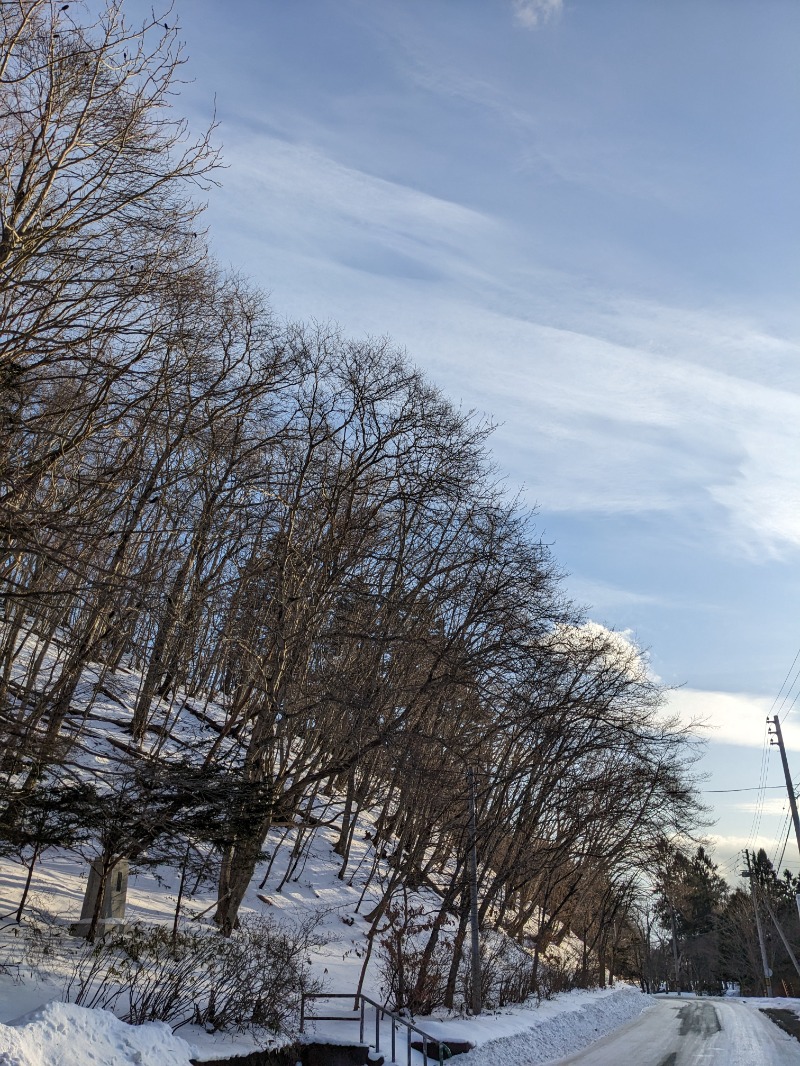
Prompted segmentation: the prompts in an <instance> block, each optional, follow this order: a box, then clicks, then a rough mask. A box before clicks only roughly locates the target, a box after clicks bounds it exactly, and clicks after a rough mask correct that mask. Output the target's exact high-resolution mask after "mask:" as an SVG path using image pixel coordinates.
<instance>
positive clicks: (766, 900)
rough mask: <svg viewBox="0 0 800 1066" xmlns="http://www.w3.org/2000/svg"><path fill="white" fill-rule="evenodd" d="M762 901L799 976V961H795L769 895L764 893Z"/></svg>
mask: <svg viewBox="0 0 800 1066" xmlns="http://www.w3.org/2000/svg"><path fill="white" fill-rule="evenodd" d="M764 903H765V905H766V908H767V910H768V911H769V916H770V918H771V919H772V924H773V925H774V926H775V928H776V929H777V930H778V936H779V937H780V938H781V940H782V941H783V946H784V947H785V948H786V954H787V955H788V956H789V958H790V959H791V960H792V966H794V968H795V970H797V976H798V977H800V962H798V961H797V958H796V956H795V953H794V952H793V951H792V945H791V944H790V943H789V941H788V940H787V939H786V933H784V931H783V926H782V925H781V923H780V922H779V921H778V918H777V916H776V914H775V911H774V910H773V909H772V906H771V904H770V902H769V896H767V895H766V894H765V895H764Z"/></svg>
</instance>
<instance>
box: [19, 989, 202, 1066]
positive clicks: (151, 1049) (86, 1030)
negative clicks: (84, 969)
mask: <svg viewBox="0 0 800 1066" xmlns="http://www.w3.org/2000/svg"><path fill="white" fill-rule="evenodd" d="M190 1054H191V1049H190V1047H189V1045H188V1044H187V1043H186V1041H185V1040H182V1039H181V1038H180V1037H179V1036H175V1034H174V1033H173V1032H172V1030H171V1029H170V1027H169V1026H168V1025H165V1024H164V1023H163V1022H149V1023H147V1024H146V1025H126V1023H125V1022H121V1021H120V1020H119V1018H116V1017H115V1016H114V1015H113V1014H111V1012H110V1011H107V1010H88V1009H87V1008H85V1007H77V1006H75V1004H74V1003H57V1002H55V1001H53V1002H51V1003H47V1004H46V1005H45V1006H44V1007H42V1008H41V1009H40V1010H37V1011H33V1012H32V1013H31V1014H28V1015H26V1016H25V1017H24V1018H20V1019H19V1020H18V1021H16V1022H14V1023H12V1024H11V1025H3V1024H0V1063H1V1064H2V1066H89V1064H91V1063H98V1064H99V1066H133V1064H134V1063H135V1064H136V1066H167V1064H169V1066H190V1063H191V1058H190Z"/></svg>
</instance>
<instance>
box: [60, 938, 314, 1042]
mask: <svg viewBox="0 0 800 1066" xmlns="http://www.w3.org/2000/svg"><path fill="white" fill-rule="evenodd" d="M314 927H315V923H313V922H310V923H306V924H300V925H297V926H294V927H288V926H284V925H278V923H277V922H275V921H274V920H273V919H271V918H267V917H258V918H245V919H243V920H242V922H241V927H240V929H239V930H238V932H237V933H236V934H235V935H234V936H232V937H230V938H224V937H220V936H219V935H217V934H216V933H213V932H208V931H200V930H183V931H181V932H179V933H178V936H177V937H173V935H172V933H171V931H170V930H168V929H166V928H165V927H163V926H145V925H131V926H127V927H124V928H120V929H118V930H114V931H112V932H111V933H109V934H108V935H107V936H106V937H105V938H104V939H103V940H101V941H99V942H98V943H96V944H94V945H92V946H87V948H86V950H85V951H84V952H83V954H82V955H81V957H80V958H79V959H78V961H77V962H76V964H75V967H74V970H73V973H72V976H71V977H70V979H69V981H68V983H67V987H66V990H65V998H67V999H68V1000H70V1001H72V1002H74V1003H78V1004H81V1005H82V1006H85V1007H105V1008H106V1009H109V1010H113V1009H115V1008H116V1007H117V1006H118V1004H119V1005H121V1009H120V1010H119V1011H118V1012H117V1013H119V1015H120V1017H122V1018H123V1020H124V1021H127V1022H131V1023H133V1024H139V1023H141V1022H149V1021H163V1022H168V1023H169V1024H170V1025H171V1026H172V1028H173V1029H179V1028H180V1027H181V1026H182V1025H186V1024H187V1023H189V1022H195V1023H197V1024H199V1025H203V1026H205V1028H206V1029H208V1030H209V1031H211V1032H214V1031H217V1030H222V1029H226V1030H231V1029H233V1030H240V1031H241V1030H247V1029H254V1030H269V1031H270V1032H272V1033H282V1032H287V1031H290V1030H291V1029H292V1028H293V1026H294V1021H295V1019H296V1018H297V1017H298V1016H299V1011H300V996H301V994H302V993H303V992H309V991H317V990H318V988H319V986H318V984H316V983H315V982H313V981H311V980H310V978H309V974H308V964H307V953H308V950H309V947H310V946H311V944H312V943H313V942H314ZM125 1007H127V1009H125Z"/></svg>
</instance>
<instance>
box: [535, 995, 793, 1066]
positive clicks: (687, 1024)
mask: <svg viewBox="0 0 800 1066" xmlns="http://www.w3.org/2000/svg"><path fill="white" fill-rule="evenodd" d="M573 1064H574V1066H579V1064H580V1066H800V1042H798V1041H797V1040H795V1038H794V1037H792V1036H789V1035H788V1033H784V1032H783V1031H782V1030H781V1029H779V1028H778V1027H777V1025H775V1024H774V1023H773V1022H771V1021H770V1020H769V1019H768V1018H766V1017H765V1016H764V1015H763V1014H761V1012H760V1011H758V1010H756V1009H755V1008H754V1007H751V1006H748V1005H747V1004H746V1003H741V1002H739V1001H736V1000H725V999H688V1000H682V1001H681V1000H680V999H672V998H670V999H667V998H663V999H658V1000H657V1001H656V1004H655V1006H654V1007H652V1008H650V1009H649V1010H647V1011H645V1012H644V1014H643V1015H642V1016H641V1018H637V1020H636V1021H634V1022H630V1023H629V1024H628V1025H625V1026H623V1027H622V1028H621V1029H617V1030H615V1031H614V1032H613V1033H610V1034H609V1035H608V1036H606V1037H604V1038H603V1039H602V1040H598V1041H597V1042H596V1043H594V1044H592V1045H591V1047H588V1048H586V1049H585V1050H584V1051H582V1052H580V1053H579V1054H578V1055H572V1056H571V1057H570V1058H566V1059H559V1061H558V1063H553V1064H552V1066H573Z"/></svg>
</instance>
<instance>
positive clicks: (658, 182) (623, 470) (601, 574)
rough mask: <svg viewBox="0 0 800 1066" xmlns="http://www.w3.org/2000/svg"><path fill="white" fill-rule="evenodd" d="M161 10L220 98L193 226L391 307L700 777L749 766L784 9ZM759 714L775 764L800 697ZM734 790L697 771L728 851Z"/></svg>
mask: <svg viewBox="0 0 800 1066" xmlns="http://www.w3.org/2000/svg"><path fill="white" fill-rule="evenodd" d="M145 7H146V8H147V9H149V3H148V4H147V5H145V4H144V3H140V0H133V2H132V3H129V4H128V5H127V9H128V11H129V13H131V14H135V13H136V12H138V11H143V10H145ZM175 12H176V14H177V18H178V21H179V23H180V26H181V36H182V37H183V39H184V40H185V42H186V51H187V56H188V59H189V62H188V65H187V68H186V73H187V76H188V77H189V78H191V79H193V80H192V81H191V83H190V84H188V85H187V86H186V87H185V90H184V93H183V95H182V98H181V100H180V102H179V103H178V104H177V106H178V107H179V108H180V109H181V111H184V112H185V113H187V114H188V115H189V117H190V119H191V120H192V122H193V124H195V125H197V124H199V123H201V122H202V121H203V119H204V118H207V117H208V115H209V114H210V112H211V109H212V107H214V106H216V114H217V118H218V120H219V123H220V125H219V130H218V134H217V136H218V140H219V141H220V142H221V143H222V146H223V152H224V156H225V159H226V161H227V164H228V169H227V170H226V171H225V172H224V174H223V175H222V187H221V188H220V189H219V190H215V191H214V192H213V193H212V194H211V196H210V207H209V217H208V220H209V225H210V228H211V235H212V242H213V245H214V248H215V251H216V253H217V255H218V256H219V257H220V258H221V260H222V261H223V262H225V263H230V264H232V265H233V266H235V267H236V268H237V269H240V270H242V271H244V272H245V273H247V274H249V275H250V276H251V277H253V278H254V279H255V280H256V281H257V282H258V284H260V285H261V286H262V287H263V288H264V289H266V290H267V291H269V292H270V293H271V295H272V301H273V304H274V307H275V310H276V312H277V313H278V314H280V315H284V316H287V317H292V318H294V317H296V318H303V319H309V318H316V319H318V320H324V321H335V322H337V323H339V324H340V325H341V327H342V328H343V330H345V331H346V332H348V333H351V334H354V335H363V334H366V333H370V334H379V335H384V334H388V335H390V336H391V337H392V338H393V340H394V341H395V342H396V343H397V344H398V345H399V346H402V347H405V348H406V349H407V350H408V352H409V354H410V356H411V357H412V358H413V360H414V361H415V362H416V363H417V364H418V365H420V366H421V367H422V368H423V369H425V370H426V371H427V372H428V373H429V375H430V376H431V377H432V378H433V379H434V380H435V381H436V382H437V383H438V384H440V385H441V386H442V387H443V389H444V390H445V391H446V392H447V393H448V394H449V395H450V396H451V397H453V398H454V399H455V400H457V401H460V402H462V403H463V404H464V405H465V406H468V407H475V408H477V409H479V410H481V411H485V412H488V413H490V414H491V415H492V416H493V417H494V418H495V419H496V420H497V422H498V423H499V427H498V430H497V432H496V434H495V439H494V451H495V455H496V458H497V461H498V463H499V464H500V465H501V467H502V468H503V469H504V470H506V471H507V472H508V476H509V481H510V484H511V485H512V486H516V485H519V484H522V485H524V486H525V494H526V497H527V499H528V500H529V501H530V502H531V503H535V504H536V505H537V507H538V512H539V519H538V522H539V528H540V530H541V531H542V533H543V535H544V537H545V539H546V540H548V541H549V542H550V543H552V545H553V549H554V552H555V555H556V557H557V559H558V561H559V562H560V564H561V565H562V567H563V568H564V569H565V570H566V571H568V572H569V577H568V579H567V587H568V588H569V590H570V591H571V593H572V594H573V596H574V597H575V598H576V599H577V600H579V601H581V602H583V603H586V604H587V605H588V606H589V613H590V616H591V617H592V618H593V619H595V620H597V621H599V622H602V623H604V624H607V625H609V626H613V627H615V628H618V629H621V630H629V631H630V632H631V634H632V635H633V636H634V637H635V639H636V640H637V641H638V642H639V643H640V644H641V645H642V646H644V647H645V648H649V649H650V662H651V667H652V669H653V671H654V672H655V673H656V674H657V675H658V676H659V677H660V678H661V679H662V680H663V681H664V682H665V683H667V684H669V685H673V686H683V688H682V689H681V690H680V691H679V692H678V693H677V694H676V695H675V696H674V697H673V702H674V706H675V708H676V710H678V711H679V712H680V713H681V714H683V715H686V716H691V715H693V714H704V715H706V716H708V718H709V721H710V723H711V724H713V725H714V726H715V727H716V731H715V732H712V734H711V735H712V737H713V738H714V739H713V740H712V741H711V743H710V745H709V749H708V753H707V755H706V756H705V758H704V760H703V763H702V766H701V769H702V770H704V771H705V772H707V773H708V774H709V775H710V778H709V780H708V781H707V782H706V783H705V784H706V787H708V788H715V789H723V788H734V787H749V786H756V785H758V784H759V783H760V782H761V777H760V768H761V760H762V751H763V741H764V716H765V714H766V713H767V712H768V711H769V710H770V709H771V708H772V704H773V700H774V698H775V697H776V695H777V693H778V691H779V689H780V686H781V682H782V681H783V679H784V677H785V675H786V674H787V671H788V670H790V666H791V664H792V661H793V659H794V656H795V652H796V651H797V648H798V646H799V645H800V618H799V614H800V612H799V611H798V605H799V604H800V574H799V573H798V561H800V469H799V468H798V462H797V460H798V455H799V454H800V448H799V447H798V446H799V445H800V312H798V301H797V296H798V288H800V254H798V249H800V211H798V192H797V190H798V172H799V171H800V65H798V63H797V49H798V45H799V44H800V6H798V5H797V3H796V2H795V0H762V2H761V3H758V4H754V3H752V2H751V0H602V2H598V0H395V2H390V0H295V2H290V0H261V2H258V0H229V2H228V3H225V4H222V3H220V2H219V0H215V2H212V0H177V3H176V6H175ZM170 17H171V18H172V17H174V15H173V16H170ZM793 676H794V675H793V672H792V673H791V675H790V681H791V680H792V678H793ZM787 706H788V704H787V705H784V707H783V710H784V711H785V710H786V709H787ZM794 722H797V725H794V724H793V723H794ZM786 735H787V740H788V741H789V743H790V745H791V748H792V751H791V752H790V759H791V760H793V762H794V764H795V767H796V771H797V773H798V774H799V775H800V711H795V712H792V713H790V715H789V717H788V718H787V722H786ZM765 780H766V781H767V783H768V784H770V785H775V784H778V783H779V782H780V781H781V777H780V774H779V762H778V759H777V757H776V755H775V753H773V754H772V755H771V756H770V757H769V764H768V767H767V771H766V777H765ZM757 796H758V794H757V793H742V794H728V795H721V794H716V793H714V794H709V797H708V798H709V800H711V801H713V802H714V806H715V809H716V811H717V815H718V817H719V821H718V824H717V826H716V827H715V828H714V830H713V831H712V832H713V833H714V834H716V835H717V836H719V837H720V838H724V839H721V840H720V841H719V851H718V854H719V856H720V857H722V858H723V860H724V861H725V862H728V861H729V860H730V862H731V864H732V865H733V864H734V859H733V855H734V853H735V850H736V848H737V847H742V846H744V844H745V842H746V840H747V837H748V833H749V832H751V830H752V829H753V828H754V821H755V820H754V817H753V812H752V811H751V810H749V809H748V804H750V805H752V802H753V801H754V800H755V799H757ZM767 796H770V797H772V798H771V799H770V800H769V804H770V807H769V810H768V811H767V812H766V813H765V814H764V816H763V817H762V818H761V819H760V822H759V823H758V826H757V828H758V834H757V835H758V842H759V843H762V844H764V845H765V846H767V847H768V849H769V850H771V852H774V851H775V850H776V840H777V838H778V837H779V835H780V833H781V827H782V825H783V824H784V810H783V808H785V806H786V803H785V797H782V794H781V793H780V792H779V791H778V790H772V791H769V792H767ZM781 805H783V806H781ZM777 850H778V851H779V850H780V849H779V848H777ZM786 854H787V859H789V860H791V862H790V865H792V867H793V868H794V869H798V867H800V862H798V857H797V854H796V850H795V848H794V845H793V844H791V845H790V847H789V848H788V849H787V853H786Z"/></svg>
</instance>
